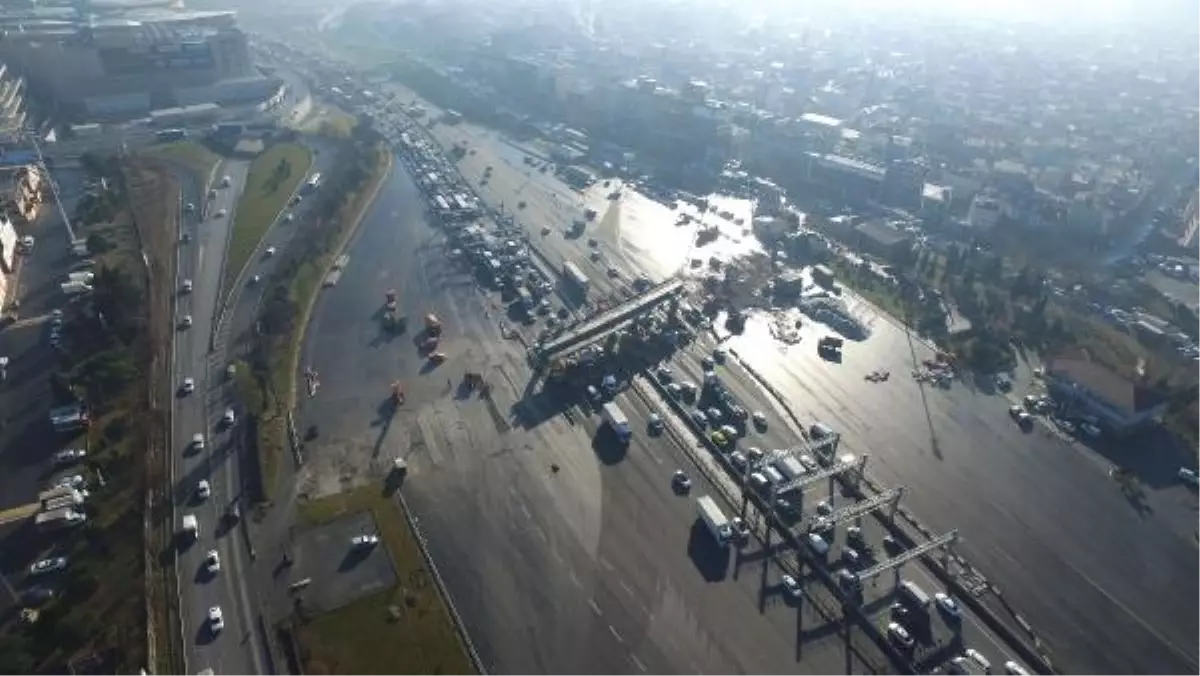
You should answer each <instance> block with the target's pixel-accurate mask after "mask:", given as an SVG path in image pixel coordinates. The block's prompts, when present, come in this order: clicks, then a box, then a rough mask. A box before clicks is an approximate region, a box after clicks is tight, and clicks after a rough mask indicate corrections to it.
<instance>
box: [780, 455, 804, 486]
mask: <svg viewBox="0 0 1200 676" xmlns="http://www.w3.org/2000/svg"><path fill="white" fill-rule="evenodd" d="M775 469H777V470H779V473H780V474H782V475H783V477H784V478H785V479H787V480H788V481H793V480H795V479H798V478H800V477H802V476H804V475H805V473H806V472H805V469H804V465H803V464H801V462H800V461H799V460H797V459H796V456H794V455H785V456H783V457H782V458H779V459H778V460H776V461H775Z"/></svg>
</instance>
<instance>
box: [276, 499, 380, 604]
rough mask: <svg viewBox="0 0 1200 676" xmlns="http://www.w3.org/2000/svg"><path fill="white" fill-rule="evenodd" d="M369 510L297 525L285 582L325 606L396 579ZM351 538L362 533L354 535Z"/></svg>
mask: <svg viewBox="0 0 1200 676" xmlns="http://www.w3.org/2000/svg"><path fill="white" fill-rule="evenodd" d="M376 533H377V528H376V526H375V519H374V518H373V517H372V516H371V513H370V512H359V513H357V514H352V515H348V516H345V517H342V518H340V519H338V520H337V521H333V522H331V523H327V524H324V525H321V526H316V527H313V528H309V529H307V530H304V531H301V532H300V533H298V534H297V535H296V537H295V540H294V544H293V547H292V560H293V562H292V565H291V567H290V568H289V573H288V575H289V577H288V579H289V582H290V584H291V585H292V588H293V589H294V590H295V593H297V594H302V595H303V598H304V600H305V603H306V604H307V605H309V606H311V607H312V608H313V609H315V610H319V611H321V612H326V611H329V610H333V609H334V608H339V607H341V606H344V605H346V604H347V603H350V602H351V601H353V600H355V599H357V598H361V597H363V596H366V595H367V594H370V593H372V592H375V591H379V590H381V589H389V588H391V587H392V586H393V585H395V584H396V569H395V567H394V566H393V565H392V559H391V557H390V556H389V554H388V551H387V547H384V546H383V545H382V544H380V543H378V541H377V539H376V540H375V541H371V538H377V536H376ZM355 538H360V539H362V538H366V540H365V541H361V540H360V541H355Z"/></svg>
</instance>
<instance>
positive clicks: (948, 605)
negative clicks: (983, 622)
mask: <svg viewBox="0 0 1200 676" xmlns="http://www.w3.org/2000/svg"><path fill="white" fill-rule="evenodd" d="M933 600H934V601H936V602H937V606H938V610H940V611H942V613H944V614H945V615H946V616H947V617H949V618H952V619H955V620H957V619H959V618H961V617H962V609H961V608H959V607H958V603H957V602H955V600H954V599H952V598H950V596H949V595H948V594H943V593H941V592H938V593H937V594H934V595H933Z"/></svg>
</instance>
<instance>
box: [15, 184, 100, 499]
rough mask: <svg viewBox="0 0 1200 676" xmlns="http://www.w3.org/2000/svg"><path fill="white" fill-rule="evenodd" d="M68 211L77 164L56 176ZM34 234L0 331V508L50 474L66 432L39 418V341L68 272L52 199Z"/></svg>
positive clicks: (32, 492)
mask: <svg viewBox="0 0 1200 676" xmlns="http://www.w3.org/2000/svg"><path fill="white" fill-rule="evenodd" d="M55 176H56V178H57V180H58V182H59V190H60V195H61V196H62V199H63V201H64V203H66V204H67V205H68V210H70V209H73V208H74V204H75V202H76V201H77V200H78V199H79V198H80V197H81V196H82V194H83V180H84V175H83V172H82V171H81V170H78V169H64V170H60V171H58V172H56V173H55ZM29 234H32V235H33V236H34V237H36V238H37V242H36V244H35V246H34V250H33V253H32V255H29V256H25V257H23V258H22V259H21V271H20V275H19V277H18V280H17V290H16V294H15V298H17V299H18V300H19V301H20V304H21V309H20V320H19V321H18V322H17V323H16V324H14V325H12V326H8V327H5V328H3V329H0V356H7V357H8V358H9V360H10V363H9V367H8V378H7V379H6V380H5V381H4V382H3V383H0V423H2V426H0V467H2V468H3V472H0V474H2V475H3V479H0V510H2V509H7V508H9V507H15V506H18V505H24V504H27V503H29V502H31V501H33V500H34V499H36V498H37V494H38V491H40V490H42V489H43V488H44V485H43V484H44V482H45V481H46V479H47V478H48V477H49V476H50V466H49V462H48V458H49V456H50V454H51V453H53V452H54V451H57V450H59V449H60V448H65V446H64V444H67V443H69V442H70V441H71V438H70V436H68V435H57V434H55V433H54V431H53V430H52V429H51V427H50V424H49V422H48V420H47V418H46V414H47V412H48V411H49V410H50V407H51V405H52V404H53V400H52V398H51V392H50V375H51V373H52V372H53V371H54V370H55V368H56V367H57V364H58V354H57V353H56V352H55V351H54V349H53V348H51V347H50V345H49V343H48V342H47V340H46V334H47V332H48V331H49V324H48V322H47V320H48V319H49V312H50V311H51V310H52V309H53V308H55V307H59V306H62V305H65V303H66V298H65V297H64V296H63V295H62V293H61V291H60V290H59V287H58V284H59V283H60V282H61V281H62V279H63V278H64V277H65V276H66V274H67V272H68V271H69V270H70V267H71V264H72V262H73V261H72V259H71V257H70V240H69V237H68V235H67V230H66V228H65V227H64V225H63V223H62V219H61V217H60V216H59V212H58V209H57V207H56V206H55V205H53V204H47V205H45V206H44V207H43V208H42V210H41V213H40V214H39V215H38V219H37V220H36V221H35V222H34V223H33V224H32V226H31V227H30V228H29Z"/></svg>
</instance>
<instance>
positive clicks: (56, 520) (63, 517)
mask: <svg viewBox="0 0 1200 676" xmlns="http://www.w3.org/2000/svg"><path fill="white" fill-rule="evenodd" d="M84 521H87V516H86V515H84V514H82V513H80V512H77V511H75V510H74V509H73V508H71V507H61V508H59V509H52V510H47V511H43V512H38V515H37V517H35V518H34V525H36V526H37V529H38V530H39V531H42V532H49V531H54V530H58V529H60V528H67V527H70V526H78V525H80V524H82V523H83V522H84Z"/></svg>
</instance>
